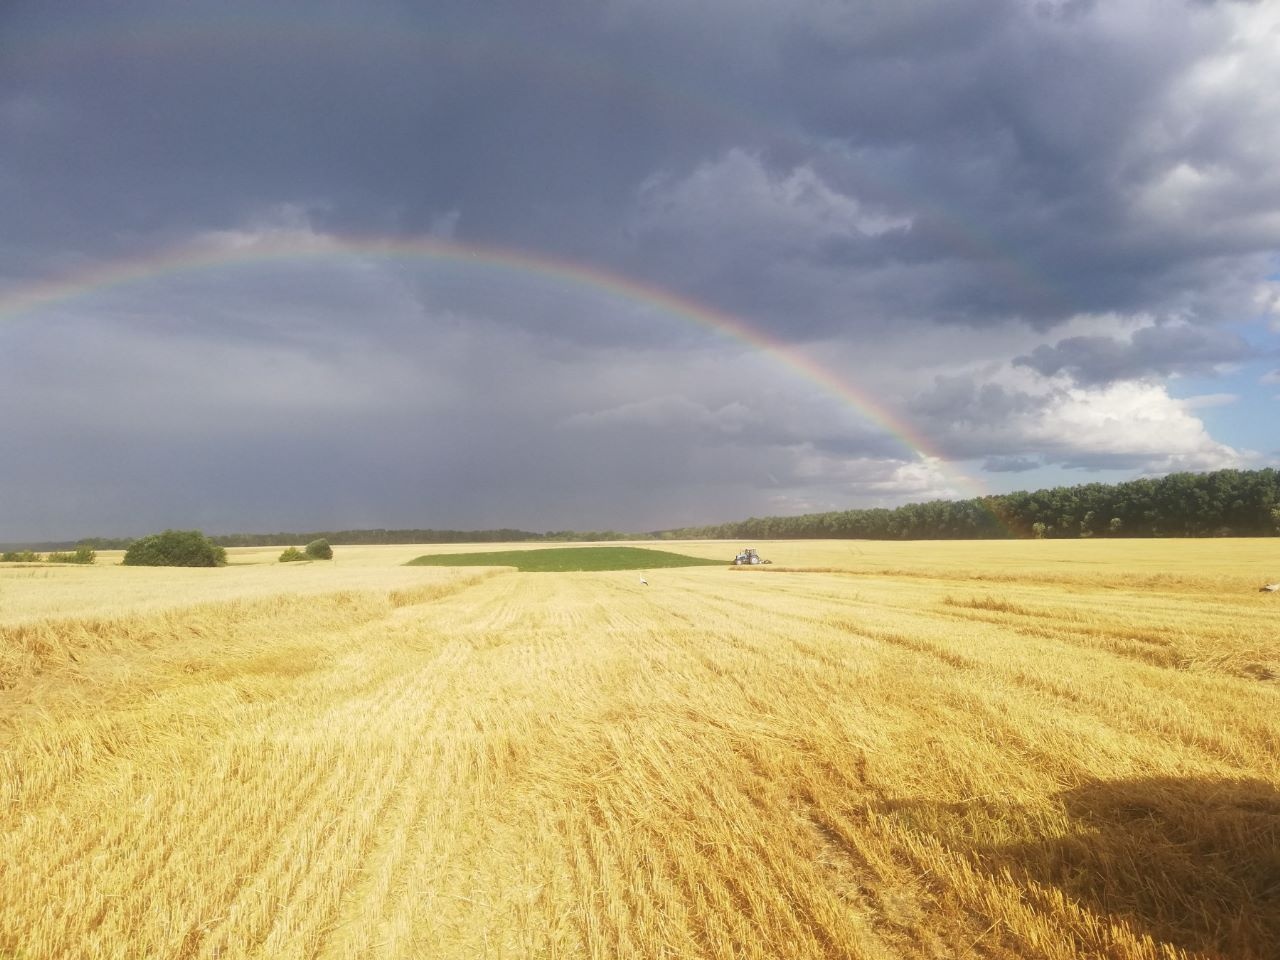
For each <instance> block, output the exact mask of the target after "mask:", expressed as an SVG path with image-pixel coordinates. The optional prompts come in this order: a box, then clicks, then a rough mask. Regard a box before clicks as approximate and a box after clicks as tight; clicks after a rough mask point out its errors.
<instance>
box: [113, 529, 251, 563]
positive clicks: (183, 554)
mask: <svg viewBox="0 0 1280 960" xmlns="http://www.w3.org/2000/svg"><path fill="white" fill-rule="evenodd" d="M226 562H227V551H226V550H225V549H224V548H222V547H220V546H218V545H217V544H216V543H214V542H213V541H212V540H210V539H209V538H208V537H206V536H205V535H204V534H203V533H201V532H200V531H199V530H166V531H165V532H164V533H153V534H152V535H151V536H149V537H143V538H142V539H141V540H135V541H134V542H133V544H132V545H131V546H130V547H129V549H128V550H126V551H125V554H124V564H125V566H127V567H220V566H222V565H223V564H225V563H226Z"/></svg>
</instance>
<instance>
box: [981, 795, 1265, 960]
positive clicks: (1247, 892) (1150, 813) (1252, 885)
mask: <svg viewBox="0 0 1280 960" xmlns="http://www.w3.org/2000/svg"><path fill="white" fill-rule="evenodd" d="M1057 799H1058V800H1059V801H1060V802H1061V804H1062V808H1063V811H1064V812H1065V813H1066V815H1067V816H1068V818H1069V822H1070V824H1071V826H1072V831H1071V832H1070V833H1069V834H1068V835H1066V836H1063V837H1055V838H1053V839H1048V840H1035V841H1029V842H1018V843H1009V844H1000V845H994V846H988V847H977V848H976V849H974V850H973V853H974V855H975V856H976V858H977V860H978V861H979V862H980V863H981V865H982V866H983V867H984V868H985V869H988V870H991V871H992V872H993V873H995V874H997V875H999V874H1000V873H1001V872H1002V871H1004V870H1007V871H1008V872H1009V874H1010V875H1011V876H1012V877H1013V878H1014V879H1015V880H1029V881H1035V882H1037V883H1041V884H1053V885H1054V886H1056V887H1058V888H1059V889H1060V890H1062V892H1063V893H1065V894H1066V895H1067V896H1069V897H1070V898H1071V899H1073V900H1075V901H1077V902H1079V903H1080V904H1081V905H1082V906H1084V907H1086V908H1088V909H1090V910H1093V911H1095V912H1097V913H1099V914H1102V915H1106V916H1110V917H1112V918H1115V919H1121V918H1123V919H1124V920H1126V921H1128V923H1129V924H1130V925H1131V927H1132V928H1133V929H1134V930H1135V932H1138V933H1147V934H1149V935H1150V936H1151V937H1152V938H1154V939H1155V940H1157V941H1161V940H1163V941H1166V942H1168V943H1170V944H1173V945H1175V946H1178V947H1181V948H1183V949H1186V950H1191V951H1202V952H1204V953H1205V954H1207V955H1208V956H1223V957H1232V958H1241V960H1244V958H1250V960H1264V958H1270V960H1274V958H1276V957H1280V792H1277V791H1276V789H1275V788H1274V787H1273V786H1271V785H1270V784H1268V783H1264V782H1262V781H1259V780H1216V779H1214V780H1210V779H1194V778H1176V777H1150V778H1140V779H1132V780H1113V781H1095V782H1091V783H1087V784H1084V785H1083V786H1080V787H1076V788H1074V789H1072V790H1067V791H1064V792H1062V793H1061V794H1059V795H1058V797H1057Z"/></svg>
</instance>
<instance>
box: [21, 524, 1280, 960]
mask: <svg viewBox="0 0 1280 960" xmlns="http://www.w3.org/2000/svg"><path fill="white" fill-rule="evenodd" d="M663 546H664V547H665V546H670V547H671V549H673V550H677V551H679V552H680V553H685V554H691V555H695V556H706V557H710V558H723V559H725V560H727V559H728V558H729V557H731V556H732V554H733V552H734V548H736V547H737V546H738V545H737V544H733V545H726V544H715V543H681V544H678V545H676V544H672V545H667V544H664V545H663ZM755 546H758V547H760V549H761V553H762V554H763V555H767V556H770V557H771V558H773V559H774V561H775V564H774V566H773V567H771V568H755V569H737V570H735V569H731V568H728V567H691V568H681V569H664V570H656V571H652V572H651V573H650V574H649V576H648V579H649V582H650V584H649V586H647V587H645V586H642V585H640V584H639V583H638V578H637V576H636V574H634V573H633V572H625V571H623V572H613V571H611V572H585V573H556V574H546V573H542V574H523V573H516V572H512V571H510V570H498V569H486V568H471V569H467V568H447V567H446V568H437V567H404V566H401V564H403V563H405V562H406V561H407V560H408V559H410V558H412V557H415V556H417V555H419V554H422V553H424V552H435V553H449V552H464V550H465V551H475V550H478V549H482V548H478V547H475V546H470V547H464V546H460V547H458V548H452V547H451V548H425V547H421V546H417V547H415V546H407V547H386V548H372V547H362V548H342V547H341V546H337V547H335V551H336V554H337V559H336V560H335V561H334V562H333V564H332V565H328V564H326V565H310V566H307V565H296V566H297V567H301V568H302V569H295V565H290V564H276V563H274V562H273V561H274V558H275V556H276V555H277V554H278V552H279V551H278V549H273V550H271V551H257V552H254V551H231V554H232V560H233V561H236V562H238V564H239V565H236V566H232V567H229V568H226V569H222V570H203V571H190V570H187V571H179V570H146V571H140V570H137V569H136V568H122V567H115V566H105V565H103V561H100V562H99V565H98V566H97V567H94V568H91V569H66V570H64V569H56V570H55V569H49V570H39V571H32V570H30V569H20V568H15V569H4V568H2V567H0V745H2V747H3V754H2V755H0V756H2V759H0V820H2V826H0V956H3V957H15V958H19V957H20V958H63V957H65V958H81V957H102V958H107V957H110V958H117V957H118V958H126V957H190V958H224V960H225V958H232V957H237V958H238V957H261V958H290V957H297V958H407V957H432V958H474V957H490V958H499V957H502V958H533V957H563V958H574V957H583V958H587V957H590V958H615V957H644V958H658V957H670V958H677V957H679V958H699V957H706V958H711V957H715V958H760V960H765V958H769V960H773V958H801V957H805V958H809V957H812V958H819V957H821V958H826V957H849V958H951V960H961V958H981V957H986V958H1005V960H1014V958H1019V960H1021V958H1043V960H1068V958H1076V957H1097V958H1102V957H1106V958H1111V960H1139V958H1141V960H1157V958H1163V960H1182V958H1188V960H1189V958H1205V960H1207V958H1240V960H1274V958H1275V957H1276V955H1277V954H1276V947H1275V945H1276V944H1277V943H1280V752H1278V751H1277V743H1278V742H1280V720H1277V718H1278V717H1280V597H1278V596H1275V595H1270V594H1259V593H1258V592H1257V585H1258V584H1259V583H1261V582H1262V581H1263V580H1265V579H1275V578H1276V573H1277V571H1278V570H1280V541H1275V540H1270V541H1164V542H1156V541H1112V542H1061V543H1052V542H1045V543H1007V544H1006V543H978V544H974V543H969V544H956V543H947V544H931V543H914V544H876V543H848V542H839V543H836V542H823V543H809V544H806V543H779V544H755ZM498 547H501V548H502V549H509V545H508V546H506V547H502V546H501V545H498ZM498 547H495V548H494V549H498ZM486 549H487V548H486ZM249 561H257V562H253V563H250V562H249ZM1268 564H1270V566H1268ZM1268 571H1269V572H1268ZM36 573H38V574H39V575H40V576H35V575H34V574H36ZM51 597H53V598H57V599H56V602H55V600H52V599H50V598H51ZM59 610H61V611H63V612H61V613H60V612H59Z"/></svg>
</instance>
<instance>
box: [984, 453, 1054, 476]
mask: <svg viewBox="0 0 1280 960" xmlns="http://www.w3.org/2000/svg"><path fill="white" fill-rule="evenodd" d="M1041 466H1043V464H1042V463H1041V462H1040V461H1039V460H1037V459H1036V458H1034V457H987V458H986V459H985V460H984V461H982V469H983V470H985V471H987V472H988V473H1026V472H1027V471H1028V470H1035V469H1037V468H1039V467H1041Z"/></svg>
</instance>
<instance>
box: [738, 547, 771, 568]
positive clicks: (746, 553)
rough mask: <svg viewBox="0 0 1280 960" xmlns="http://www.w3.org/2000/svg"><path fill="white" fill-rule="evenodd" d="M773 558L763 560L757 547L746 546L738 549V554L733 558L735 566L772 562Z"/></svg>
mask: <svg viewBox="0 0 1280 960" xmlns="http://www.w3.org/2000/svg"><path fill="white" fill-rule="evenodd" d="M772 562H773V561H772V560H761V559H760V554H758V553H756V550H755V547H744V548H743V549H742V550H740V551H738V555H737V556H736V557H734V558H733V565H734V566H735V567H744V566H754V565H755V564H757V563H772Z"/></svg>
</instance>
